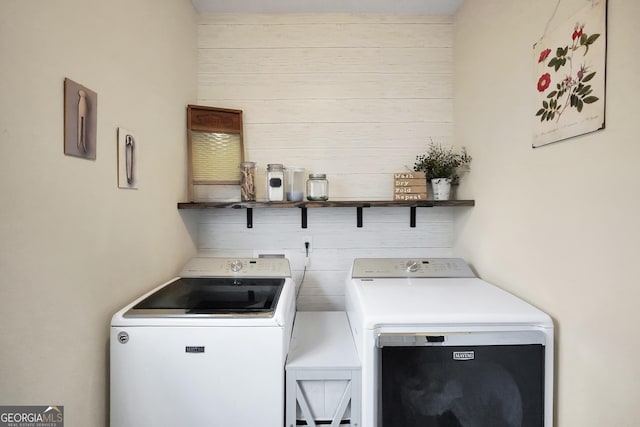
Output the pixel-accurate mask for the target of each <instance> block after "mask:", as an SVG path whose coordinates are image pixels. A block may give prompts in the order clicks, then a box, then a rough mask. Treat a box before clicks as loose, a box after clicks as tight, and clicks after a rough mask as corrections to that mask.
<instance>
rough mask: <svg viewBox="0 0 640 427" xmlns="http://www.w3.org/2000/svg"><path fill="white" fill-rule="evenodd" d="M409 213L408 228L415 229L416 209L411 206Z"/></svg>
mask: <svg viewBox="0 0 640 427" xmlns="http://www.w3.org/2000/svg"><path fill="white" fill-rule="evenodd" d="M410 209H411V213H410V214H409V227H411V228H416V207H415V206H411V208H410Z"/></svg>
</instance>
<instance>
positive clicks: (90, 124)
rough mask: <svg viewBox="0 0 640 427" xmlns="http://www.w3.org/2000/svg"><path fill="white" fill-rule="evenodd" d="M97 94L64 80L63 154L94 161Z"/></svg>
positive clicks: (71, 81) (66, 79)
mask: <svg viewBox="0 0 640 427" xmlns="http://www.w3.org/2000/svg"><path fill="white" fill-rule="evenodd" d="M97 122H98V94H97V93H95V92H94V91H92V90H91V89H88V88H86V87H84V86H82V85H81V84H79V83H76V82H74V81H73V80H71V79H68V78H65V79H64V154H66V155H68V156H75V157H82V158H84V159H90V160H95V159H96V130H97Z"/></svg>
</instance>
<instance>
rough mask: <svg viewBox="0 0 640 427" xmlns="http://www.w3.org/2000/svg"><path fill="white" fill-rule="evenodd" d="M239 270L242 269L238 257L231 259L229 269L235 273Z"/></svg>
mask: <svg viewBox="0 0 640 427" xmlns="http://www.w3.org/2000/svg"><path fill="white" fill-rule="evenodd" d="M240 270H242V261H240V260H239V259H237V260H235V261H231V271H233V272H234V273H237V272H238V271H240Z"/></svg>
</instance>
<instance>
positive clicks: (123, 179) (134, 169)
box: [118, 128, 139, 189]
mask: <svg viewBox="0 0 640 427" xmlns="http://www.w3.org/2000/svg"><path fill="white" fill-rule="evenodd" d="M138 157H139V154H138V142H137V140H136V137H135V136H134V134H133V132H131V131H129V130H127V129H124V128H118V187H119V188H130V189H137V188H138Z"/></svg>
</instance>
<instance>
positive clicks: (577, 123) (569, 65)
mask: <svg viewBox="0 0 640 427" xmlns="http://www.w3.org/2000/svg"><path fill="white" fill-rule="evenodd" d="M606 47H607V0H592V1H591V2H589V3H588V4H587V6H585V7H583V8H582V9H581V10H580V11H578V12H577V13H576V14H575V15H573V16H572V17H571V18H569V19H568V20H567V21H565V22H564V23H563V24H561V25H560V26H559V27H558V28H557V29H556V30H555V31H553V32H551V33H550V34H548V35H546V34H545V36H544V37H543V38H542V39H541V40H540V41H539V42H538V43H536V45H535V46H534V48H533V62H534V81H533V82H531V83H532V91H533V92H534V93H535V101H534V102H535V103H534V109H533V112H532V118H533V123H534V128H533V130H534V132H533V148H536V147H540V146H542V145H546V144H550V143H552V142H556V141H561V140H564V139H568V138H572V137H574V136H578V135H583V134H586V133H589V132H594V131H597V130H600V129H603V128H604V121H605V71H606Z"/></svg>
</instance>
